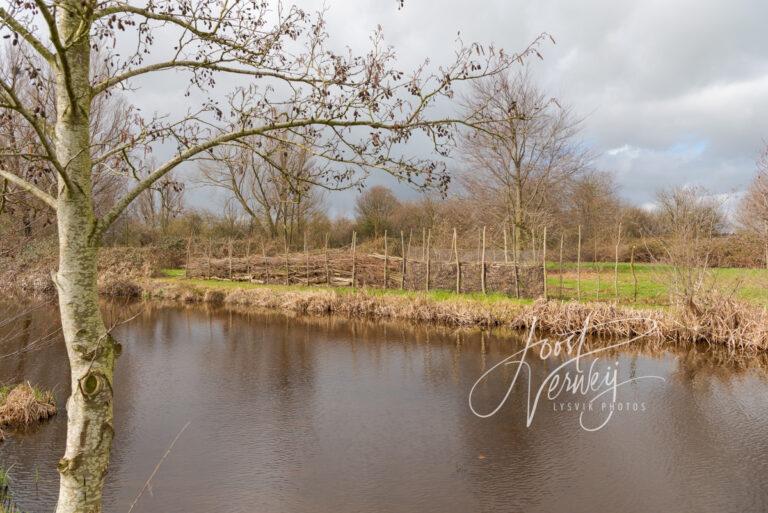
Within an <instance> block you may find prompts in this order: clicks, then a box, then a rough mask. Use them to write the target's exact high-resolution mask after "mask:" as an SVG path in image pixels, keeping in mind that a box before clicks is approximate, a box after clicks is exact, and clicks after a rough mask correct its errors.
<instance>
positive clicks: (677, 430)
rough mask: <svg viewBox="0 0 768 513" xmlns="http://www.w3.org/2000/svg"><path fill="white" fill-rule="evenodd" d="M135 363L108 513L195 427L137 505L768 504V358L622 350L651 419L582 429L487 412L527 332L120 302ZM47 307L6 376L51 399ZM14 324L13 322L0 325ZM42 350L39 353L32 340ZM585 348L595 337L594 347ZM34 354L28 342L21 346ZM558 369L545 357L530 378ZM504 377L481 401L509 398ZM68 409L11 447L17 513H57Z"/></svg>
mask: <svg viewBox="0 0 768 513" xmlns="http://www.w3.org/2000/svg"><path fill="white" fill-rule="evenodd" d="M138 309H142V310H143V312H142V314H141V316H139V317H137V318H136V319H134V320H133V321H131V322H130V323H128V324H123V325H118V326H117V328H116V332H117V337H118V338H119V339H120V340H121V341H122V342H123V345H124V348H125V350H124V353H123V356H122V357H121V358H120V361H119V366H118V370H117V375H116V382H117V383H116V389H117V394H118V395H117V398H116V412H115V415H116V424H117V426H116V431H117V436H116V439H115V446H114V451H113V460H112V466H111V469H110V474H109V477H108V484H107V490H106V503H105V510H106V511H108V512H124V511H126V510H127V509H128V505H129V504H130V503H131V502H132V501H133V499H134V497H135V495H136V493H137V492H138V490H139V489H140V488H141V487H142V485H143V484H144V482H145V480H146V479H147V477H148V476H149V475H150V474H151V472H152V469H153V468H154V466H155V465H156V463H157V462H158V460H159V459H160V457H161V455H162V453H163V452H164V451H165V449H166V448H167V447H168V445H169V444H170V442H171V440H172V439H173V438H174V436H175V435H176V433H177V432H178V431H179V429H181V427H182V426H183V425H184V424H185V423H186V422H190V426H189V428H188V429H187V430H186V431H185V432H184V434H183V436H182V437H181V438H180V440H179V441H178V442H177V444H176V446H175V447H174V449H173V451H172V453H171V455H170V456H169V458H168V459H167V460H166V461H165V462H164V463H163V466H162V468H161V470H160V472H159V473H158V474H157V476H156V477H155V479H154V481H153V483H152V493H151V494H146V495H144V496H142V498H141V500H140V502H139V505H138V506H137V508H136V510H135V511H146V512H155V511H163V512H192V513H194V512H208V511H212V510H223V511H254V510H259V511H270V512H317V511H338V512H353V511H355V512H357V511H385V512H386V511H392V512H409V511H414V512H415V511H419V512H424V511H435V512H438V511H439V512H453V511H455V512H467V511H526V512H538V511H541V512H571V513H572V512H582V511H583V512H587V511H589V512H594V511H622V512H646V511H654V512H656V511H665V512H676V511H679V512H683V511H685V512H687V511H703V512H708V511H712V512H723V511H762V510H766V508H768V486H767V485H766V484H764V479H762V476H764V475H765V472H766V471H767V470H768V463H767V462H766V459H765V458H764V455H765V454H766V453H767V451H768V407H767V406H766V401H765V397H766V396H768V394H767V392H768V385H767V384H766V380H765V378H764V374H765V371H764V369H765V368H766V365H765V364H766V362H765V358H764V357H754V356H751V357H749V358H745V357H738V355H734V354H732V353H728V352H725V351H722V352H720V351H715V352H706V351H704V350H702V349H690V348H689V349H685V348H672V349H670V350H662V349H661V348H660V347H658V346H656V345H654V344H650V343H646V344H643V345H641V346H633V347H632V348H630V349H629V350H624V351H621V352H616V353H615V354H612V355H611V356H612V359H618V361H619V362H620V365H621V366H622V368H626V369H630V372H633V373H636V374H637V375H642V374H660V375H663V376H665V377H666V378H667V381H666V383H664V384H662V385H658V384H650V383H643V382H638V383H635V384H633V385H632V386H631V387H628V388H627V389H625V390H624V391H622V398H623V400H626V401H637V402H644V403H646V404H647V406H648V408H647V410H646V411H644V412H637V413H635V412H631V413H625V414H621V415H618V414H617V415H616V416H615V417H614V418H613V419H612V421H611V422H610V423H609V425H608V426H606V428H605V429H603V430H601V431H599V432H596V433H588V432H585V431H583V430H581V429H580V428H579V426H578V419H577V415H575V414H573V412H570V413H569V412H557V411H554V410H553V408H552V407H551V406H549V407H543V406H542V407H540V409H539V410H538V411H537V413H536V416H535V419H534V421H533V424H532V426H531V427H530V428H526V426H525V413H524V411H525V403H524V401H525V397H524V394H523V393H522V390H515V391H514V392H513V394H512V396H511V397H510V402H509V403H508V404H506V405H505V406H504V408H502V410H501V411H500V412H499V413H498V414H497V415H496V416H494V417H491V418H488V419H479V418H477V417H475V416H474V415H472V413H471V412H470V410H469V407H468V401H467V395H468V392H469V389H470V388H471V386H472V385H473V383H474V382H475V380H476V379H477V378H478V377H479V376H480V375H481V374H482V373H483V372H484V371H485V370H487V369H488V368H489V367H490V366H492V365H494V364H496V363H497V362H499V361H500V360H502V359H504V358H505V357H507V356H508V355H509V354H511V353H512V352H514V351H515V350H517V349H519V347H520V339H519V335H518V334H515V333H509V332H503V331H500V330H497V331H494V332H490V333H488V332H479V331H472V330H451V329H447V328H424V327H415V326H410V325H408V326H406V325H402V324H396V323H386V322H378V323H374V322H363V321H345V320H341V319H337V318H310V319H307V318H296V317H290V316H284V315H279V314H274V313H264V312H260V313H254V312H236V311H231V310H219V309H204V308H199V307H188V308H179V307H164V306H158V305H152V304H140V305H108V308H107V310H108V317H109V318H110V322H112V323H117V322H118V321H119V319H125V318H128V317H130V316H132V315H134V314H135V313H136V312H137V311H138ZM55 314H56V312H55V310H53V309H51V308H47V307H42V308H40V309H38V310H35V311H33V312H31V313H28V314H25V315H22V316H20V317H19V318H18V319H16V320H15V321H14V322H13V323H11V324H7V325H4V326H0V340H1V341H2V342H0V354H2V355H10V356H6V357H4V358H0V376H1V377H2V381H10V380H18V379H20V378H23V379H29V380H31V381H33V382H35V383H39V384H42V385H45V386H49V387H56V390H57V399H58V400H59V404H60V405H63V399H64V397H65V396H66V393H67V387H68V385H67V382H68V377H67V373H68V370H67V368H66V363H65V362H66V360H65V358H64V348H63V345H62V344H61V342H60V340H58V339H57V338H56V337H55V335H51V333H54V334H55V330H56V326H57V325H56V320H55V319H56V315H55ZM5 317H8V315H6V316H5ZM41 337H47V338H46V342H45V343H41V344H35V345H33V346H32V347H33V348H34V349H32V348H30V347H29V346H30V344H31V343H32V342H34V341H35V340H38V339H40V338H41ZM600 343H601V342H600V341H591V342H590V344H595V345H597V344H600ZM25 348H27V349H25ZM554 365H555V364H554V362H549V361H545V362H542V361H539V362H533V374H534V375H535V376H541V375H544V374H546V373H547V372H549V370H551V368H552V367H553V366H554ZM505 372H507V374H505V375H502V376H500V379H499V381H498V382H497V383H495V384H494V383H489V384H488V385H487V386H486V387H485V391H484V393H487V394H489V395H493V394H498V393H499V390H498V389H497V388H496V387H503V386H504V383H503V381H504V379H501V378H506V379H509V375H508V371H505ZM64 435H65V416H64V415H59V416H57V417H56V418H55V419H54V420H53V421H52V422H49V423H47V424H45V425H44V426H42V427H41V428H40V429H38V430H36V431H35V432H34V433H29V434H24V435H14V436H13V437H11V438H10V439H9V441H7V442H6V443H5V444H4V445H2V446H0V458H2V464H3V466H6V467H8V466H12V470H11V475H12V477H13V479H14V485H15V486H14V488H15V491H16V496H17V498H18V499H19V500H18V502H19V505H20V506H21V507H23V508H25V509H28V510H31V511H50V510H52V509H53V505H54V504H55V498H56V492H57V476H56V472H55V463H56V461H57V460H58V458H59V457H60V455H61V452H62V450H63V443H64Z"/></svg>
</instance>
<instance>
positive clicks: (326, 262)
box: [325, 232, 331, 285]
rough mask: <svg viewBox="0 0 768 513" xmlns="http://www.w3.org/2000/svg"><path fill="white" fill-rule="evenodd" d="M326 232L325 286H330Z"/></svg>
mask: <svg viewBox="0 0 768 513" xmlns="http://www.w3.org/2000/svg"><path fill="white" fill-rule="evenodd" d="M328 236H329V234H328V232H326V233H325V284H326V285H330V284H331V269H330V265H329V263H328Z"/></svg>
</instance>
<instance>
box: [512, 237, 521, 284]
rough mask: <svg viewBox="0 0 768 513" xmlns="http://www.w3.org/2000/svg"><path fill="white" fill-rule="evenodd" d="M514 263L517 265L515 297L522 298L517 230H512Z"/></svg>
mask: <svg viewBox="0 0 768 513" xmlns="http://www.w3.org/2000/svg"><path fill="white" fill-rule="evenodd" d="M512 265H513V266H514V267H515V297H516V298H517V299H520V276H519V272H518V267H517V230H515V229H513V230H512Z"/></svg>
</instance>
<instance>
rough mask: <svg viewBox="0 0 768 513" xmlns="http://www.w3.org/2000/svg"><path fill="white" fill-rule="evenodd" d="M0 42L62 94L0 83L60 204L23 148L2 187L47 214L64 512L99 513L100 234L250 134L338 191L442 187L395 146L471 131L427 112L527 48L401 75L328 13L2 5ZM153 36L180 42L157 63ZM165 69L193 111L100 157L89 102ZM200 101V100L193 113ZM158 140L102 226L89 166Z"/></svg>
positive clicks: (238, 7)
mask: <svg viewBox="0 0 768 513" xmlns="http://www.w3.org/2000/svg"><path fill="white" fill-rule="evenodd" d="M38 24H40V25H42V28H41V27H39V26H38ZM0 32H2V33H3V35H4V36H7V37H9V38H11V42H12V44H14V45H17V44H23V45H24V46H25V48H28V49H29V51H30V52H34V53H36V54H37V56H38V58H39V59H40V61H41V62H42V64H43V68H45V72H42V73H41V72H40V71H38V68H35V67H34V66H29V67H26V68H25V72H26V73H27V77H28V79H29V80H30V81H31V82H32V83H33V84H39V83H40V80H41V78H40V77H41V76H46V75H47V76H51V77H52V78H53V83H54V84H55V87H54V92H55V105H56V110H55V112H45V113H43V114H44V115H43V114H41V113H40V111H39V109H37V108H36V106H35V105H34V104H32V103H31V102H29V101H27V100H26V99H25V98H23V97H20V96H19V95H18V94H17V90H16V89H15V88H14V84H12V83H10V82H8V80H7V79H6V78H2V79H0V110H2V112H4V113H6V112H12V113H16V114H17V115H19V116H21V118H23V119H24V120H25V122H26V123H27V124H28V125H29V127H30V128H31V129H32V132H33V133H34V135H35V136H36V138H37V141H38V147H39V148H40V153H39V154H37V155H36V158H38V159H40V160H41V161H43V162H45V164H46V165H47V166H48V168H49V169H51V170H52V172H53V173H54V175H55V176H56V179H57V183H56V188H55V195H54V193H53V192H52V191H48V190H45V189H42V188H40V187H38V186H37V185H36V184H35V182H34V181H33V180H29V179H28V177H26V176H21V175H19V174H17V173H16V172H15V171H14V169H12V168H11V167H10V164H9V162H10V159H13V158H14V157H15V158H18V157H22V156H23V155H24V152H23V151H18V150H17V149H14V150H12V151H10V152H3V157H2V160H0V177H2V178H4V179H6V180H7V181H8V182H10V183H11V184H13V185H14V186H16V187H19V188H21V189H24V190H25V191H26V192H28V193H29V194H31V195H32V196H34V197H35V198H36V199H37V200H39V201H41V202H42V203H43V204H45V205H47V206H49V207H50V208H51V209H53V210H54V211H55V213H56V221H57V228H58V237H59V267H58V271H57V272H56V273H55V276H54V281H55V284H56V289H57V292H58V297H59V308H60V315H61V321H62V332H63V335H64V340H65V344H66V348H67V355H68V359H69V365H70V372H71V395H70V397H69V400H68V403H67V415H68V422H67V442H66V450H65V453H64V456H63V458H62V459H61V460H60V462H59V465H58V469H59V473H60V478H61V481H60V489H59V499H58V503H57V509H56V511H57V512H58V513H68V512H97V511H101V497H102V487H103V482H104V476H105V475H106V471H107V467H108V464H109V453H110V448H111V445H112V439H113V436H114V428H113V425H114V422H113V412H112V405H113V373H114V364H115V358H116V357H117V355H118V354H119V344H118V343H117V341H116V340H115V339H114V338H113V337H112V335H111V334H110V333H109V331H108V330H107V328H106V326H105V324H104V321H103V319H102V315H101V312H100V310H99V302H98V290H97V286H96V278H97V270H96V261H97V255H98V250H99V247H100V243H101V240H102V237H103V235H104V232H105V231H106V230H107V229H108V228H109V227H110V225H112V223H114V222H115V220H116V219H117V218H118V217H119V216H120V215H121V214H122V213H123V212H124V211H125V210H126V208H128V206H129V205H130V204H131V203H132V202H133V201H134V200H135V199H136V198H137V197H138V196H139V195H140V194H142V193H143V192H144V191H146V190H147V189H149V188H150V187H152V186H153V185H154V184H155V183H157V182H158V181H159V180H161V179H163V178H164V177H165V176H167V175H168V174H169V173H170V172H171V171H173V170H174V169H176V168H177V167H179V166H180V165H181V164H183V163H186V162H190V161H194V160H196V159H198V158H200V157H202V156H204V155H205V154H206V153H208V154H210V152H211V151H213V150H214V149H215V148H217V147H219V146H221V145H225V144H229V143H233V142H236V141H242V140H244V139H245V138H248V137H251V136H263V137H269V136H271V135H274V136H275V137H280V134H282V133H285V131H286V130H287V131H292V133H293V135H294V136H295V137H297V138H299V142H298V143H297V144H300V145H301V146H303V147H306V148H307V149H308V151H310V152H311V153H312V154H313V157H314V158H315V159H317V160H318V162H322V163H324V164H318V165H321V166H322V169H323V170H324V172H325V173H326V176H327V178H328V179H329V180H331V181H337V182H344V181H345V180H348V179H349V177H350V173H351V172H352V171H353V170H354V169H360V170H363V171H371V170H382V171H385V172H389V173H392V174H393V175H395V176H397V177H398V178H401V179H403V180H407V181H409V182H411V183H414V184H416V185H417V186H427V187H428V186H437V187H440V186H445V184H446V183H447V175H446V173H445V169H444V165H441V164H440V162H439V161H435V159H420V158H412V157H409V156H403V155H402V153H400V150H399V148H401V147H402V145H403V144H404V143H406V142H408V141H410V140H411V139H413V138H416V137H423V138H425V139H426V140H429V141H431V142H432V143H433V145H434V148H435V151H436V152H437V154H438V155H444V154H445V153H446V152H447V151H448V150H449V148H450V143H451V142H452V140H453V139H452V138H453V136H454V134H455V129H456V127H457V126H460V125H469V126H472V127H480V126H482V125H483V124H485V123H486V122H487V121H488V120H486V119H483V117H484V112H477V113H473V115H472V116H471V118H470V119H467V118H466V117H465V116H455V117H450V116H449V117H441V118H435V117H434V116H433V114H432V110H431V109H430V107H431V106H433V105H434V104H435V103H436V102H437V101H438V100H440V99H443V100H450V99H451V98H452V97H453V96H454V94H455V88H456V87H457V86H458V85H459V84H461V83H462V82H467V81H474V80H478V79H481V78H484V77H490V76H494V75H497V74H500V73H504V72H506V71H507V70H508V69H509V68H510V67H511V66H513V65H515V64H516V63H517V62H519V61H520V60H521V59H522V57H524V56H526V55H527V54H528V53H529V52H531V51H533V48H528V49H526V50H525V51H524V52H523V53H522V54H521V55H509V54H507V53H506V52H503V51H501V50H498V49H495V48H490V47H487V48H483V47H480V46H479V45H476V44H472V45H468V46H461V47H460V48H458V49H457V51H456V58H455V60H454V62H452V63H449V64H447V65H445V66H442V67H440V68H439V69H438V70H437V71H431V70H432V69H433V68H431V67H430V66H428V65H426V64H425V65H423V66H420V67H418V68H417V69H416V70H415V71H413V72H412V73H407V74H406V73H404V72H402V71H400V70H399V69H397V68H396V67H395V66H394V60H395V54H394V51H393V50H392V49H391V48H390V47H388V46H386V45H385V44H384V42H383V38H382V35H381V33H380V32H377V33H375V34H374V36H373V37H372V40H371V41H372V42H371V48H370V50H369V51H368V52H367V53H364V54H362V55H356V54H355V53H354V52H352V51H348V52H344V53H338V52H334V51H333V50H332V49H331V48H330V47H329V45H328V44H327V41H328V36H327V34H326V31H325V22H324V20H323V16H322V14H318V15H316V16H315V15H310V14H308V13H306V12H304V11H303V10H301V9H299V8H297V7H285V6H283V5H282V4H279V3H272V2H269V1H267V0H263V1H255V2H245V1H233V2H220V1H218V0H180V1H170V0H157V1H155V0H152V1H150V0H147V1H146V2H138V3H127V2H121V1H116V0H103V1H96V0H36V1H34V2H32V1H30V2H26V1H25V2H15V1H14V2H8V1H6V2H3V4H2V6H0ZM161 33H162V35H163V36H165V38H164V41H167V38H173V40H174V45H173V47H172V48H168V47H167V46H166V47H164V48H163V49H162V50H163V51H153V45H154V44H155V42H156V41H158V40H159V39H158V36H159V35H160V34H161ZM539 39H540V38H539ZM539 39H537V40H536V42H535V43H534V44H536V43H538V42H539ZM118 40H119V41H118ZM118 43H119V44H118ZM115 47H120V48H134V49H135V50H136V51H135V53H130V52H128V53H117V52H111V53H107V54H106V55H102V57H101V58H102V59H103V62H104V63H105V66H104V71H103V72H98V73H92V68H91V61H92V60H93V59H95V58H96V56H97V55H98V53H97V51H96V50H95V48H106V49H109V48H115ZM166 50H170V52H167V51H166ZM106 51H109V50H106ZM165 70H181V71H185V72H187V73H188V76H189V77H190V83H189V87H188V90H187V93H188V94H189V100H190V102H189V103H190V110H189V111H188V112H187V113H186V114H185V115H181V116H172V115H158V116H155V117H152V118H150V119H144V118H141V119H138V118H137V119H136V122H135V125H134V126H133V129H132V131H131V133H130V134H128V135H127V136H125V137H123V138H122V140H121V141H120V143H119V144H118V145H116V146H114V147H112V148H110V149H106V148H98V147H94V144H93V143H94V140H93V137H92V134H91V117H92V114H93V105H94V101H96V99H97V98H99V97H100V96H102V95H109V94H112V93H115V92H116V91H118V90H123V91H126V92H128V93H130V88H131V86H130V84H131V81H132V79H135V78H138V77H147V76H149V75H150V74H155V73H158V72H162V71H165ZM222 75H227V76H232V77H241V78H243V79H245V80H242V81H241V82H239V83H238V84H236V85H235V86H233V88H232V89H231V90H230V91H229V93H227V94H226V95H225V97H224V100H221V96H217V97H212V96H210V95H208V96H207V97H206V94H207V93H208V92H209V91H210V90H211V88H212V87H213V85H214V84H216V83H217V79H218V78H220V77H221V76H222ZM219 83H220V82H219ZM192 91H194V92H195V95H192V94H191V92H192ZM201 95H202V96H203V97H204V98H205V99H203V100H202V101H200V102H196V101H195V98H198V97H199V96H201ZM286 106H289V108H288V109H286V108H285V107H286ZM489 113H490V114H493V111H490V112H489ZM299 130H301V132H299ZM164 143H165V144H166V145H168V144H173V145H175V151H174V154H173V155H172V156H171V157H170V158H169V159H168V160H167V161H165V162H163V163H161V164H160V165H158V166H157V167H156V168H155V169H153V170H152V171H151V172H149V173H148V174H146V175H145V176H144V177H143V178H142V179H141V180H140V181H139V182H138V183H136V184H133V185H132V186H131V187H130V188H129V190H128V191H127V192H126V193H125V194H123V195H122V196H121V197H120V198H119V199H117V200H116V201H115V202H114V204H113V205H111V207H110V208H109V209H108V210H107V211H106V212H104V213H103V214H102V215H99V214H98V213H97V211H96V204H95V199H94V182H93V170H94V168H95V167H97V166H100V165H102V164H103V163H105V162H112V161H113V160H114V161H115V162H114V164H113V165H111V166H110V167H112V168H113V169H121V170H123V171H124V172H125V173H129V171H128V170H129V169H130V168H132V167H135V165H134V162H135V160H136V159H137V158H139V157H140V156H143V155H146V154H147V151H150V150H151V149H152V148H157V147H158V146H159V145H160V144H164Z"/></svg>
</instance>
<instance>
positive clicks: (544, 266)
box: [541, 226, 547, 299]
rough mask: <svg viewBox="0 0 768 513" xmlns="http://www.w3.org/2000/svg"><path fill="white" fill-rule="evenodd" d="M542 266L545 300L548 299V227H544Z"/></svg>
mask: <svg viewBox="0 0 768 513" xmlns="http://www.w3.org/2000/svg"><path fill="white" fill-rule="evenodd" d="M541 262H542V264H541V266H542V269H543V270H544V299H547V227H546V226H545V227H544V234H543V237H542V245H541Z"/></svg>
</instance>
